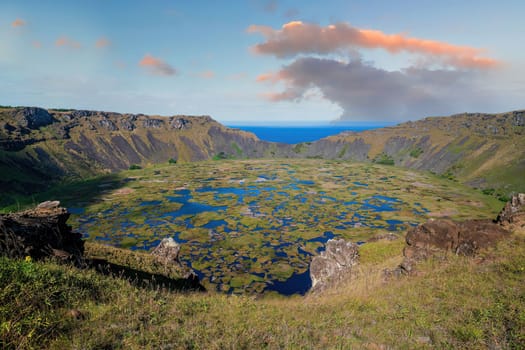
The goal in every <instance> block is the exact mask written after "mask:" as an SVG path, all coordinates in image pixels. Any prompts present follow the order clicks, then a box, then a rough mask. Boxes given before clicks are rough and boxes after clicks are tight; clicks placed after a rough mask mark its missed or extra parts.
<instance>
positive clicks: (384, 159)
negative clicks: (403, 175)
mask: <svg viewBox="0 0 525 350" xmlns="http://www.w3.org/2000/svg"><path fill="white" fill-rule="evenodd" d="M373 162H374V163H376V164H383V165H395V162H394V158H392V156H390V155H388V154H386V153H381V154H380V155H378V156H377V157H375V158H374V160H373Z"/></svg>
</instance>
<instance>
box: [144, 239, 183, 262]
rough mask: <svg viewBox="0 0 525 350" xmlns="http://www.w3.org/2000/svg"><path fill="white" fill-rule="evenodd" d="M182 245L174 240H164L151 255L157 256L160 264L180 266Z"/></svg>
mask: <svg viewBox="0 0 525 350" xmlns="http://www.w3.org/2000/svg"><path fill="white" fill-rule="evenodd" d="M179 251H180V245H179V244H178V243H177V242H175V240H173V238H171V237H169V238H163V239H162V241H160V243H159V245H158V246H156V247H155V248H153V250H152V251H151V254H152V255H154V256H155V258H156V259H157V261H159V262H160V263H162V264H164V265H167V264H179Z"/></svg>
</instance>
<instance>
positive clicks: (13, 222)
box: [0, 201, 84, 265]
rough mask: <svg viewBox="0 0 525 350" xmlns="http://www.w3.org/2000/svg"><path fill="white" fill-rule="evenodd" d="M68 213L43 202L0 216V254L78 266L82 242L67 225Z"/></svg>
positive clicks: (79, 235)
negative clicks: (63, 261)
mask: <svg viewBox="0 0 525 350" xmlns="http://www.w3.org/2000/svg"><path fill="white" fill-rule="evenodd" d="M68 218H69V213H68V212H67V210H66V209H65V208H62V207H60V202H58V201H47V202H43V203H41V204H39V205H38V206H37V207H36V208H35V209H29V210H25V211H22V212H18V213H11V214H0V254H2V255H6V256H8V257H11V258H23V257H26V256H30V257H32V258H33V259H46V258H49V257H56V258H59V259H60V260H65V261H70V262H74V263H76V264H78V265H80V264H81V263H82V261H83V252H84V241H82V235H81V234H80V233H76V232H72V231H71V226H69V225H67V224H66V222H67V219H68Z"/></svg>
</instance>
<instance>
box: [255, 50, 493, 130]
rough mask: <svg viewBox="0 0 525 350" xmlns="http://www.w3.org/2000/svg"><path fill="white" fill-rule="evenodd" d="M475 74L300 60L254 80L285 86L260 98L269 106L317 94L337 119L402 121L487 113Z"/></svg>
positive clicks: (358, 62)
mask: <svg viewBox="0 0 525 350" xmlns="http://www.w3.org/2000/svg"><path fill="white" fill-rule="evenodd" d="M479 74H481V73H480V72H477V71H466V70H450V69H437V70H430V69H423V68H415V67H411V68H407V69H404V70H400V71H387V70H383V69H380V68H376V67H374V66H373V65H372V64H371V63H368V62H364V61H363V60H361V59H360V58H354V59H353V60H352V61H350V62H340V61H336V60H333V59H321V58H313V57H303V58H298V59H297V60H295V61H294V62H293V63H291V64H289V65H287V66H284V67H283V69H282V70H281V71H279V72H277V73H270V74H267V75H263V76H260V79H259V80H260V81H271V82H281V83H283V84H284V85H285V86H286V87H285V89H284V91H281V92H278V93H267V94H265V97H266V98H267V99H269V100H271V101H300V100H303V99H306V98H308V97H307V96H308V92H309V91H311V90H312V89H318V90H319V91H320V92H321V93H322V95H323V96H324V98H326V99H327V100H330V101H332V102H334V103H336V104H337V105H339V106H340V107H341V108H342V109H343V110H344V112H343V115H342V116H341V119H343V120H363V119H369V120H402V119H407V118H413V117H421V116H422V115H447V114H450V113H455V112H457V111H464V110H472V109H474V110H483V109H484V108H486V109H490V102H491V99H490V98H489V97H488V96H489V94H488V93H485V92H484V91H482V90H480V88H478V85H477V83H476V82H475V81H476V80H477V78H478V77H479Z"/></svg>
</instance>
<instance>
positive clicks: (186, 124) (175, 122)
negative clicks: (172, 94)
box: [170, 118, 191, 130]
mask: <svg viewBox="0 0 525 350" xmlns="http://www.w3.org/2000/svg"><path fill="white" fill-rule="evenodd" d="M190 124H191V122H190V121H189V120H188V119H184V118H172V119H170V128H172V129H177V130H185V129H189V128H190Z"/></svg>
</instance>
